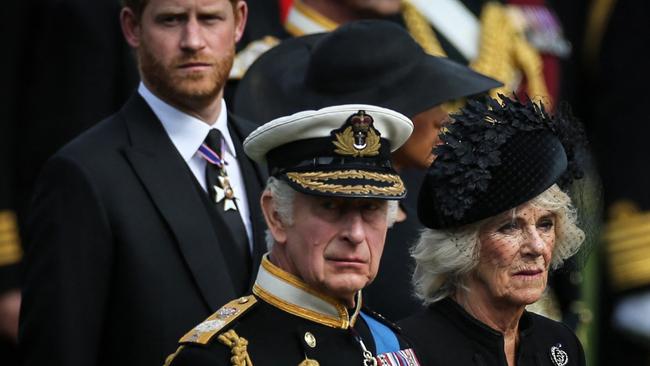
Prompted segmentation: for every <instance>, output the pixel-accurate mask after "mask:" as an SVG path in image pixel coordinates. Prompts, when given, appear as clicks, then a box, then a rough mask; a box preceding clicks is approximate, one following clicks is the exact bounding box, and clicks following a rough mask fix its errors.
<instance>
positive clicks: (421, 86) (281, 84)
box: [234, 20, 502, 123]
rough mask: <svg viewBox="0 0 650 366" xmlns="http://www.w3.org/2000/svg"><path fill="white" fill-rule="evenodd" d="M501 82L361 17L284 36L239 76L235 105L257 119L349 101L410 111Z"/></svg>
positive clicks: (399, 29) (403, 32)
mask: <svg viewBox="0 0 650 366" xmlns="http://www.w3.org/2000/svg"><path fill="white" fill-rule="evenodd" d="M501 85H502V84H501V83H499V82H498V81H496V80H494V79H491V78H489V77H487V76H484V75H482V74H479V73H477V72H475V71H473V70H471V69H470V68H468V67H466V66H464V65H462V64H459V63H457V62H454V61H451V60H449V59H447V58H441V57H434V56H431V55H428V54H426V53H425V52H424V50H423V49H422V48H421V47H420V46H419V45H418V44H417V43H416V42H415V41H414V40H413V38H412V37H411V36H410V35H409V34H408V32H407V31H406V30H405V29H404V28H402V27H400V26H399V25H397V24H394V23H391V22H388V21H381V20H363V21H355V22H351V23H347V24H345V25H342V26H341V27H339V28H338V29H336V30H335V31H333V32H330V33H319V34H314V35H308V36H303V37H298V38H293V39H288V40H285V41H283V42H282V43H281V44H280V45H278V46H276V47H275V48H273V49H271V50H270V51H268V52H266V53H265V54H263V55H262V56H261V57H260V58H259V59H258V60H257V61H256V62H255V63H254V64H253V65H252V66H251V68H250V69H249V70H248V72H247V73H246V75H245V77H244V78H243V79H242V80H241V82H240V84H239V86H238V88H237V91H236V94H235V98H234V109H235V112H236V113H237V114H239V115H241V116H242V117H245V118H248V119H250V120H253V121H256V122H259V123H264V122H267V121H269V120H272V119H274V118H277V117H281V116H285V115H289V114H292V113H295V112H298V111H301V110H306V109H317V108H323V107H327V106H331V105H339V104H350V103H365V104H372V105H377V106H381V107H384V108H389V109H392V110H395V111H397V112H400V113H402V114H404V115H406V116H408V117H413V116H415V115H417V114H418V113H421V112H424V111H426V110H427V109H430V108H432V107H435V106H438V105H440V104H442V103H445V102H447V101H451V100H455V99H458V98H463V97H468V96H472V95H476V94H480V93H483V92H486V91H488V90H490V89H493V88H496V87H499V86H501Z"/></svg>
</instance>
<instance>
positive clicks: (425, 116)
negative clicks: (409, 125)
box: [393, 106, 450, 169]
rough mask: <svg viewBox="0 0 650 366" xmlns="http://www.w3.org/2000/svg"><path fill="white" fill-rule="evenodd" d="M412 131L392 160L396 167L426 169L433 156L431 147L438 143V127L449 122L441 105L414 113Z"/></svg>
mask: <svg viewBox="0 0 650 366" xmlns="http://www.w3.org/2000/svg"><path fill="white" fill-rule="evenodd" d="M412 120H413V133H411V136H410V137H409V138H408V140H406V143H404V145H402V147H400V148H399V149H398V150H397V151H395V152H394V153H393V162H394V164H395V166H396V167H398V168H415V169H426V168H428V167H429V165H431V163H433V159H434V158H435V157H434V155H433V148H434V147H436V145H438V144H439V143H440V137H438V135H439V134H440V129H441V128H442V127H443V126H445V125H446V124H447V123H449V121H450V119H449V115H448V114H447V112H446V111H445V110H444V109H443V108H442V107H441V106H437V107H433V108H431V109H427V110H426V111H424V112H422V113H419V114H417V115H415V116H414V117H413V118H412Z"/></svg>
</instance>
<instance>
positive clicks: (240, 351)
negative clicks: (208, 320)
mask: <svg viewBox="0 0 650 366" xmlns="http://www.w3.org/2000/svg"><path fill="white" fill-rule="evenodd" d="M218 339H219V342H221V343H222V344H224V345H226V346H228V347H230V352H231V353H232V357H230V363H231V365H232V366H253V362H252V361H251V358H250V356H249V355H248V350H247V347H248V341H247V340H246V339H245V338H243V337H240V336H239V335H237V332H235V331H234V330H233V329H231V330H229V331H227V332H225V333H223V334H221V335H219V337H218Z"/></svg>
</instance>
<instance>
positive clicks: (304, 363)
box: [298, 358, 320, 366]
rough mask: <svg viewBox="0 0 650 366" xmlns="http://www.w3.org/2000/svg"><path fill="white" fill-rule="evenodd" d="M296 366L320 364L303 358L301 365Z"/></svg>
mask: <svg viewBox="0 0 650 366" xmlns="http://www.w3.org/2000/svg"><path fill="white" fill-rule="evenodd" d="M298 366H320V364H319V363H318V361H316V360H312V359H309V358H305V359H304V360H303V361H302V362H301V363H299V364H298Z"/></svg>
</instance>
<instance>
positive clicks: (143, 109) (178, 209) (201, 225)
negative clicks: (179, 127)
mask: <svg viewBox="0 0 650 366" xmlns="http://www.w3.org/2000/svg"><path fill="white" fill-rule="evenodd" d="M122 115H123V116H124V118H125V120H126V125H127V128H128V130H129V135H130V137H131V143H132V147H129V148H126V149H125V155H126V157H127V159H128V160H129V162H130V163H131V165H132V166H133V169H134V170H135V172H136V174H137V175H138V176H139V177H140V179H141V181H142V183H143V185H144V186H145V188H146V190H147V191H148V192H149V194H150V195H151V199H152V201H153V202H154V204H155V205H156V207H157V208H158V210H159V211H160V213H161V215H162V216H163V217H164V219H165V221H166V222H167V224H168V225H169V227H170V229H171V231H172V233H173V235H174V236H175V238H176V240H177V242H178V244H179V247H180V250H181V252H182V255H183V257H184V259H185V261H186V263H187V265H188V266H189V268H190V271H191V272H192V275H193V276H194V279H195V281H196V283H197V285H198V287H199V289H200V291H201V293H202V295H203V297H204V299H205V301H206V303H207V304H208V306H209V308H210V309H212V310H214V309H217V308H219V306H221V305H222V304H223V302H224V301H227V299H229V298H233V297H236V296H237V294H236V293H235V290H234V287H233V283H232V279H231V278H230V274H229V273H228V271H227V270H226V268H228V267H227V266H226V263H225V261H224V256H223V253H222V252H221V247H220V246H219V241H220V240H232V239H231V238H230V234H229V232H228V231H227V230H220V231H219V232H220V235H219V237H217V235H216V233H215V230H213V223H212V222H211V221H210V217H209V215H208V213H207V212H206V209H205V207H204V205H203V202H202V201H201V199H202V198H201V197H200V196H199V193H198V191H197V189H195V184H196V182H195V178H194V176H193V175H192V173H191V172H190V170H189V168H188V167H187V164H186V163H185V161H184V160H183V158H182V157H181V156H180V154H179V153H178V151H177V150H176V148H175V147H174V145H173V143H172V142H171V140H170V139H169V136H168V135H167V133H166V132H165V130H164V128H163V127H162V124H161V123H160V121H159V120H158V119H157V117H156V116H155V114H154V113H153V112H152V111H151V109H150V108H149V106H148V105H147V104H146V103H145V101H144V100H143V99H142V98H141V97H140V96H139V95H135V96H133V97H132V98H131V99H130V100H129V101H128V103H127V104H126V106H125V107H124V109H123V110H122ZM221 233H223V234H221ZM161 270H164V269H161Z"/></svg>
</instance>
